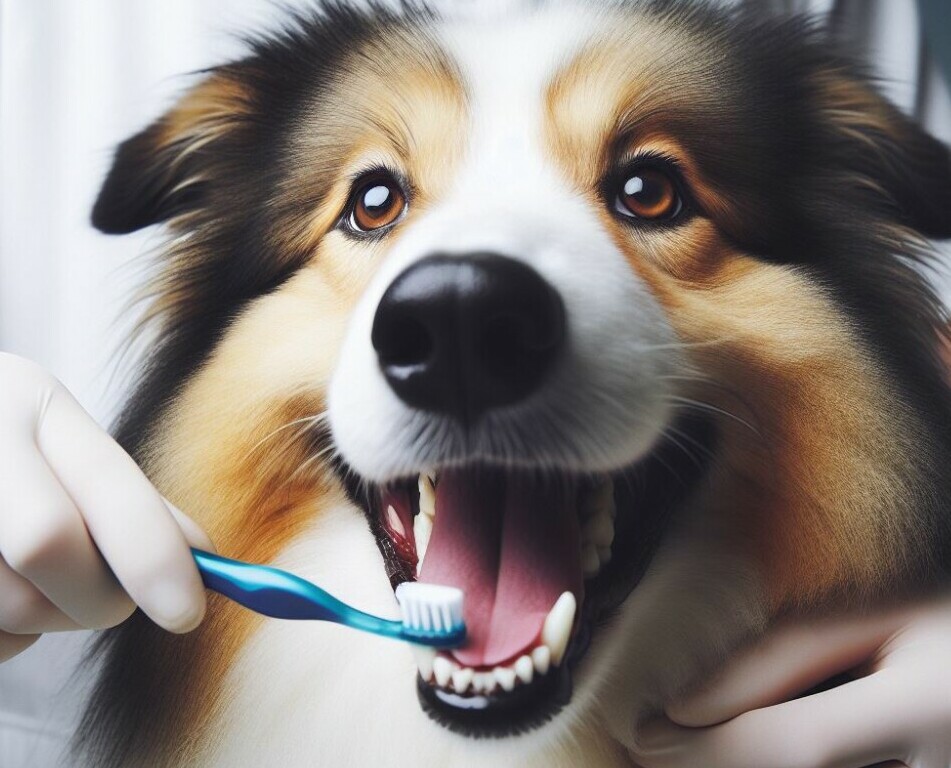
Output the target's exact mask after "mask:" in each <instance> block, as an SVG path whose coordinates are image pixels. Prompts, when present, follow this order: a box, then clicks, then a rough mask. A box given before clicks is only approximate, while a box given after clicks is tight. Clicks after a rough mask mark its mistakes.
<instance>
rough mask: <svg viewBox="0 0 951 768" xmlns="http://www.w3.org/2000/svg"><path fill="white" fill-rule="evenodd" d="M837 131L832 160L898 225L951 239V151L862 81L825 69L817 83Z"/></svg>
mask: <svg viewBox="0 0 951 768" xmlns="http://www.w3.org/2000/svg"><path fill="white" fill-rule="evenodd" d="M818 84H819V92H820V100H821V103H822V104H823V111H824V113H825V115H826V117H827V118H830V119H831V122H832V125H833V132H834V133H833V136H832V147H831V148H830V149H831V151H832V155H831V156H832V158H833V160H834V161H835V162H836V163H837V164H839V165H840V167H841V164H842V163H844V164H846V166H847V171H848V173H849V174H850V175H851V176H853V177H854V179H855V180H856V181H857V182H858V183H859V184H861V185H862V186H863V187H865V188H866V189H868V190H870V191H871V192H872V193H873V194H875V195H876V196H877V197H878V198H879V200H880V201H881V202H882V203H884V204H885V205H886V206H887V207H888V208H889V209H890V211H891V212H892V213H893V214H894V215H895V217H896V218H897V220H898V221H899V222H900V223H902V224H904V225H906V226H910V227H911V228H913V229H915V230H917V231H918V232H919V233H921V234H922V235H925V236H926V237H933V238H945V237H951V151H949V148H948V147H947V146H945V145H944V144H942V143H941V142H940V141H938V140H937V139H935V138H934V137H933V136H930V135H929V134H927V133H926V132H925V131H923V130H922V129H921V128H919V127H918V126H917V125H916V124H915V123H914V122H912V121H911V120H910V119H908V118H907V117H905V116H904V115H903V114H902V113H901V112H900V111H899V110H898V109H897V108H895V107H894V106H893V105H892V104H891V103H889V102H888V101H887V100H886V99H885V98H883V97H882V96H881V95H879V94H878V93H877V92H876V91H875V89H874V88H873V87H872V86H871V85H870V84H869V82H868V81H867V80H865V79H863V78H862V77H861V76H858V75H855V74H854V73H850V72H847V71H845V70H844V69H843V68H830V69H826V70H825V71H824V72H823V74H822V75H820V77H819V80H818Z"/></svg>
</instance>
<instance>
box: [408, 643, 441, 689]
mask: <svg viewBox="0 0 951 768" xmlns="http://www.w3.org/2000/svg"><path fill="white" fill-rule="evenodd" d="M411 648H412V649H413V656H414V657H415V659H416V666H417V667H418V668H419V674H420V675H422V678H423V680H425V681H426V682H427V683H428V682H429V681H430V680H432V677H433V662H434V661H435V659H436V649H435V648H429V647H427V646H425V645H413V646H411Z"/></svg>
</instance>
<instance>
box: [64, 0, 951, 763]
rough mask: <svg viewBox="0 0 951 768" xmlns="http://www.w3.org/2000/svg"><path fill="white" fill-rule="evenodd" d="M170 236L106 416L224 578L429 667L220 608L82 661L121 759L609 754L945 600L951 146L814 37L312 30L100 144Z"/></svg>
mask: <svg viewBox="0 0 951 768" xmlns="http://www.w3.org/2000/svg"><path fill="white" fill-rule="evenodd" d="M93 223H94V224H95V226H96V227H98V228H99V229H100V230H102V231H103V232H108V233H120V234H121V233H127V232H132V231H134V230H138V229H140V228H142V227H146V226H150V225H154V224H159V223H163V224H164V225H165V227H166V229H167V232H168V235H169V239H168V241H167V244H166V246H165V247H164V248H163V250H162V253H161V255H160V259H159V265H158V268H157V272H156V276H155V278H154V280H153V281H152V282H151V283H150V285H149V286H148V288H147V291H146V292H147V295H148V297H149V302H150V303H149V305H148V310H147V312H146V316H145V320H144V321H143V322H144V323H146V324H147V325H150V326H151V327H153V328H154V329H155V330H154V334H155V337H154V338H155V339H156V340H155V342H154V345H153V346H152V348H151V354H149V356H148V358H147V360H146V362H145V364H144V369H143V371H142V376H141V379H140V381H139V384H138V387H137V389H136V391H135V393H134V395H133V396H132V398H131V400H130V402H129V404H128V406H127V408H126V410H125V412H124V415H123V416H122V418H121V420H120V423H119V425H118V433H117V434H118V438H119V440H120V442H121V443H122V444H123V445H124V446H125V447H126V448H127V449H128V450H129V451H130V452H131V453H132V454H133V456H135V458H136V459H137V460H138V461H139V462H140V463H141V464H142V466H143V467H144V468H145V469H146V471H147V473H148V474H149V476H150V477H151V479H152V480H153V481H154V482H155V484H156V485H157V487H158V488H159V489H160V490H161V491H162V492H163V493H164V494H165V495H166V496H167V497H168V498H169V499H171V500H172V501H173V502H174V503H175V504H177V505H178V506H180V507H181V508H182V509H184V510H186V511H187V512H189V513H190V514H192V515H193V516H195V517H196V518H197V519H198V520H199V521H200V522H201V523H202V524H203V525H204V526H205V527H206V529H207V530H208V531H209V533H210V535H211V536H212V538H213V539H214V541H215V542H216V545H217V547H218V549H219V551H220V552H221V553H222V554H225V555H228V556H231V557H236V558H240V559H243V560H248V561H253V562H258V563H272V564H275V565H277V566H279V567H282V568H286V569H289V570H291V571H294V572H296V573H298V574H300V575H302V576H303V577H305V578H307V579H311V580H313V581H314V582H316V583H318V584H320V585H321V586H323V587H325V588H326V589H328V590H330V591H331V592H333V593H334V594H337V595H339V596H340V597H342V598H344V599H345V600H347V601H348V602H351V603H353V604H355V605H357V606H359V607H360V608H363V609H365V610H368V611H371V612H376V613H380V614H384V615H389V616H395V615H397V613H396V612H397V608H396V606H395V602H394V598H393V587H395V585H397V584H399V583H400V582H402V581H405V580H407V579H417V578H418V579H420V580H421V581H429V582H435V583H441V584H450V585H454V586H457V587H460V588H462V589H463V590H464V591H465V594H466V611H465V618H466V622H467V625H468V630H469V638H468V641H467V644H466V645H465V646H464V647H462V648H457V649H455V650H453V651H451V652H440V653H439V654H436V655H434V654H432V653H427V652H424V651H421V650H418V649H417V650H416V651H415V652H413V650H412V649H411V648H410V647H408V646H404V645H401V644H398V643H393V642H389V641H385V640H380V639H379V638H375V637H372V636H369V635H362V634H359V633H355V632H353V631H352V630H349V629H345V628H342V627H339V626H336V625H330V624H325V623H319V622H314V623H302V622H281V621H276V620H271V619H262V618H261V617H259V616H257V615H255V614H252V613H250V612H248V611H245V610H243V609H240V608H239V607H237V606H235V605H233V604H229V603H227V602H225V601H224V600H220V599H217V598H216V597H212V599H211V605H210V608H209V613H208V616H207V618H206V620H205V621H204V623H203V625H202V626H201V627H200V628H199V629H198V630H196V631H195V632H193V633H191V634H190V635H187V636H182V637H179V636H172V635H170V634H166V633H165V632H163V631H161V630H159V629H158V628H157V627H155V626H154V625H152V624H151V623H150V622H149V621H148V620H147V619H145V618H144V617H143V616H141V615H139V616H136V617H134V618H133V619H132V620H131V621H129V622H128V623H127V624H125V625H123V626H121V627H119V628H118V629H116V630H114V631H111V632H109V633H107V634H106V635H105V637H104V639H103V640H102V641H101V642H100V644H99V650H100V652H101V653H102V654H103V656H102V664H103V670H102V675H101V679H100V681H99V684H98V688H97V690H96V692H95V694H94V696H93V699H92V702H91V704H90V707H89V709H88V711H87V713H86V716H85V720H84V722H83V724H82V727H81V728H80V731H79V735H78V743H77V750H78V752H77V754H78V755H80V756H82V759H84V760H86V761H88V762H89V764H93V765H97V766H99V765H103V766H172V765H188V766H260V765H275V766H276V765H279V766H305V765H306V766H315V765H322V766H343V765H353V766H404V765H405V766H410V765H412V766H449V767H451V766H467V765H483V764H489V763H487V762H486V761H491V764H492V765H495V766H575V765H585V766H624V765H630V764H631V762H632V758H631V757H630V756H629V752H628V749H627V748H628V747H629V746H630V745H632V744H636V739H637V733H638V725H639V724H640V723H642V722H643V721H644V720H645V718H648V717H651V716H653V715H654V714H656V713H659V712H662V711H663V710H664V708H665V706H667V705H669V704H670V703H671V702H673V701H675V700H676V699H677V698H678V697H680V696H682V695H684V694H685V692H689V691H690V689H691V688H692V687H693V686H696V685H699V684H701V683H702V681H704V680H705V679H706V677H707V676H708V675H709V674H711V673H712V672H713V671H714V670H715V669H716V668H717V667H718V665H719V664H721V663H722V662H723V660H724V659H725V658H726V657H728V656H729V654H731V652H734V651H735V650H736V649H738V648H739V647H740V646H741V645H743V644H744V643H749V642H751V641H752V640H754V639H755V638H756V637H757V636H758V635H759V634H760V633H762V632H763V631H764V630H765V629H767V628H768V627H769V626H770V624H771V622H774V621H776V620H777V619H778V618H779V617H788V616H790V615H805V614H809V615H815V614H818V613H829V612H833V613H838V612H843V611H861V610H868V609H870V608H874V607H877V606H879V605H880V604H882V603H883V602H886V601H895V600H903V599H907V598H908V597H909V596H911V595H919V594H921V593H922V592H924V591H927V590H932V589H935V588H937V587H939V586H940V585H942V584H943V583H947V576H948V573H947V571H948V567H949V564H951V514H949V510H948V507H949V499H951V471H949V467H951V398H949V385H948V381H947V380H946V377H945V374H944V372H943V368H942V365H941V363H940V348H941V343H942V340H941V337H942V331H941V328H942V323H943V322H944V320H943V318H942V313H941V310H940V307H939V304H938V302H937V300H936V298H935V296H934V295H933V293H932V292H931V290H930V289H929V288H928V286H927V284H926V281H925V280H924V278H923V277H922V276H921V270H920V269H919V264H920V262H921V261H922V259H923V258H924V254H926V252H927V240H928V239H929V238H940V237H947V236H951V161H949V153H948V150H947V149H946V148H945V147H944V146H943V145H941V144H940V143H938V142H937V141H935V140H934V139H932V138H930V137H929V136H927V135H926V134H924V133H923V132H922V131H920V130H919V129H918V128H916V127H915V126H914V125H913V124H912V123H911V122H910V121H909V120H907V119H906V118H904V117H903V116H902V115H901V114H900V113H899V112H898V111H897V110H896V109H895V108H893V107H892V106H891V105H889V104H888V103H887V102H886V101H885V100H883V99H882V98H881V97H880V96H879V95H878V94H877V93H876V91H875V89H874V87H873V85H872V84H871V83H870V81H869V80H868V79H867V78H866V77H865V76H864V75H863V73H862V72H861V71H860V69H859V68H857V67H856V66H855V65H853V64H852V63H851V62H850V61H849V60H846V59H844V58H842V57H841V56H840V55H839V54H838V53H836V51H835V50H834V49H833V47H832V45H831V43H830V41H829V39H828V37H827V35H826V33H825V32H823V30H822V29H820V28H818V27H817V26H816V25H814V24H813V23H811V22H810V21H808V20H804V19H801V18H784V19H774V18H770V19H764V18H763V15H762V14H760V13H754V12H750V11H749V10H742V9H740V10H732V11H729V10H722V9H719V8H717V7H715V6H713V5H708V4H704V3H699V2H610V3H600V4H594V3H590V4H589V3H583V2H552V3H545V4H541V5H539V6H535V7H530V8H520V9H513V10H509V11H507V12H498V13H488V14H481V15H477V14H471V13H470V14H465V13H460V14H457V15H456V16H450V17H448V18H441V17H440V16H439V15H437V14H436V13H435V12H433V11H432V10H430V9H426V8H409V9H403V10H399V11H392V10H386V9H384V8H382V7H381V8H372V7H371V8H368V9H362V10H361V9H358V8H356V7H352V6H349V5H344V4H334V3H331V4H325V5H322V6H320V7H317V8H315V9H314V10H313V13H309V14H305V13H301V14H297V15H294V14H291V15H290V16H289V18H288V20H287V23H286V25H285V26H284V27H283V28H282V29H281V30H280V31H277V32H275V33H271V34H269V35H267V36H264V37H260V38H256V39H253V40H250V41H249V43H248V50H247V54H246V55H245V56H244V57H243V58H240V59H238V60H236V61H233V62H231V63H227V64H224V65H222V66H219V67H215V68H214V69H211V70H209V71H207V72H206V73H204V75H203V79H201V81H200V82H198V83H197V84H196V85H195V86H194V87H193V88H192V89H191V90H190V91H189V92H187V93H185V94H184V96H183V97H182V98H181V100H180V101H178V103H177V104H175V105H174V106H173V107H172V108H171V109H170V110H169V111H168V112H167V113H166V114H165V115H163V116H162V117H160V118H159V119H158V120H157V121H156V122H154V123H153V124H152V125H150V126H149V127H147V128H146V129H145V130H143V131H142V132H141V133H139V134H138V135H136V136H133V137H132V138H130V139H128V140H127V141H125V142H124V143H123V144H122V145H121V146H120V147H119V149H118V151H117V153H116V156H115V160H114V164H113V166H112V169H111V171H110V172H109V175H108V177H107V179H106V181H105V183H104V185H103V187H102V190H101V192H100V195H99V198H98V200H97V202H96V205H95V209H94V211H93Z"/></svg>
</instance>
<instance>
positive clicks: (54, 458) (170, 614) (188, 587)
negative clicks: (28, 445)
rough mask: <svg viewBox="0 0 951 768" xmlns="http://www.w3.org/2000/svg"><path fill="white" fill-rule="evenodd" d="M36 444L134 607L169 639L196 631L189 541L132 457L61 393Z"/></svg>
mask: <svg viewBox="0 0 951 768" xmlns="http://www.w3.org/2000/svg"><path fill="white" fill-rule="evenodd" d="M37 441H38V444H39V446H40V449H41V450H42V452H43V454H44V455H45V456H46V458H47V460H48V462H49V464H50V466H51V468H52V469H53V471H54V472H55V473H56V475H57V477H59V479H60V480H61V481H62V483H63V486H64V487H65V488H66V490H67V492H68V493H69V495H70V496H71V497H72V498H73V499H74V500H75V502H76V505H77V506H78V507H79V508H80V509H81V510H82V513H83V517H84V519H85V522H86V527H87V528H88V530H89V533H90V535H91V536H92V539H93V541H94V542H95V543H96V545H97V547H98V548H99V551H100V552H101V553H102V555H103V557H104V558H105V559H106V561H107V562H108V563H109V566H110V567H111V568H112V571H113V573H114V574H115V576H116V578H117V579H118V580H119V582H120V583H121V584H122V586H123V588H124V589H125V591H126V592H127V593H128V594H129V596H130V597H131V598H132V599H133V600H134V601H135V603H136V604H137V605H139V606H140V607H141V608H142V610H143V611H145V613H146V614H147V615H148V616H149V617H150V618H151V619H152V620H153V621H155V622H156V623H157V624H159V625H160V626H162V627H164V628H165V629H168V630H171V631H173V632H187V631H189V630H191V629H193V628H194V627H195V626H197V625H198V623H199V622H200V621H201V619H202V617H203V616H204V611H205V592H204V588H203V586H202V583H201V578H200V577H199V575H198V569H197V568H196V566H195V562H194V560H193V559H192V555H191V551H190V549H189V546H188V541H187V540H186V538H185V535H184V534H183V533H182V529H181V528H179V526H178V524H177V523H176V521H175V518H174V517H173V516H172V514H171V513H170V512H169V510H168V508H167V507H166V506H165V503H164V501H163V499H162V497H161V496H160V495H159V493H158V491H156V490H155V488H153V487H152V484H151V483H150V482H149V481H148V479H147V478H146V477H145V475H144V474H143V473H142V470H140V469H139V467H138V466H137V465H136V463H135V462H134V461H133V460H132V458H131V457H130V456H129V455H128V454H127V453H126V452H125V451H124V450H122V448H121V447H120V446H119V445H118V444H117V443H116V442H115V441H114V440H113V439H112V438H111V437H109V435H107V434H106V433H105V432H104V431H103V430H102V429H101V428H100V427H99V425H98V424H96V422H95V421H94V420H93V419H92V418H91V417H90V416H89V415H88V414H87V413H86V412H85V411H84V410H83V409H82V408H81V407H80V406H79V404H78V403H77V402H76V401H75V400H73V398H72V396H71V395H69V393H68V392H65V391H62V392H59V393H57V396H56V397H54V398H52V399H51V401H50V403H49V406H48V408H47V411H46V413H45V417H44V419H43V421H42V423H41V425H40V428H39V431H38V436H37Z"/></svg>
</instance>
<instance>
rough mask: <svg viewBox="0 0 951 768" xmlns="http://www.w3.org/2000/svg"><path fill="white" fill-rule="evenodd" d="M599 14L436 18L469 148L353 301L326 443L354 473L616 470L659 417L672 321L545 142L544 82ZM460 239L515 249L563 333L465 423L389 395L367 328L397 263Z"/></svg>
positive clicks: (466, 244)
mask: <svg viewBox="0 0 951 768" xmlns="http://www.w3.org/2000/svg"><path fill="white" fill-rule="evenodd" d="M586 19H587V21H586ZM598 23H599V21H598V20H597V17H590V16H583V15H579V14H578V13H577V10H575V11H574V12H573V13H569V12H566V11H548V12H547V13H541V12H538V13H534V14H528V15H524V16H516V17H514V18H508V19H507V20H505V21H504V22H499V21H498V20H483V21H481V22H474V21H469V22H466V23H465V24H459V25H456V26H452V25H450V26H447V27H446V28H444V30H443V39H444V40H445V45H446V48H447V49H448V50H449V51H450V52H451V53H452V54H453V55H454V57H455V60H456V62H457V63H458V65H459V68H460V71H461V72H462V75H463V78H464V80H465V84H466V87H467V90H468V96H469V103H470V110H471V134H470V137H469V141H468V146H467V147H466V159H465V162H464V163H463V165H462V168H461V169H460V170H459V172H458V174H457V177H456V180H455V185H454V188H453V189H452V190H451V192H450V194H449V195H448V196H447V197H446V198H445V199H444V200H441V201H439V202H438V203H437V204H436V205H435V206H434V207H433V209H432V210H431V211H429V212H427V213H426V215H425V216H423V217H422V218H420V219H419V220H417V221H414V222H413V224H412V225H411V226H410V227H409V229H408V230H407V231H406V232H404V233H402V234H401V236H400V239H399V241H398V242H397V243H396V244H395V245H394V246H393V248H392V250H391V252H390V253H389V254H388V255H387V257H386V260H385V262H384V263H383V265H382V266H381V268H380V270H379V272H378V274H377V275H376V276H375V278H374V280H373V283H372V284H371V286H370V287H369V289H368V290H367V291H366V293H365V295H364V296H363V298H362V300H361V301H360V303H359V305H358V307H357V309H356V311H355V312H354V314H353V317H352V320H351V323H350V326H349V329H348V333H347V336H346V339H345V341H344V345H343V348H342V351H341V356H340V361H339V364H338V366H337V370H336V372H335V374H334V377H333V380H332V382H331V386H330V391H329V398H328V404H329V412H330V424H331V427H332V429H333V434H334V439H335V441H336V444H337V446H338V447H339V448H340V450H341V453H342V454H343V456H344V458H346V460H347V461H348V462H349V463H350V464H351V466H353V468H354V469H356V470H357V471H358V472H359V473H360V474H361V475H363V476H364V477H366V478H369V479H372V480H377V481H384V480H389V479H393V478H394V477H397V476H400V475H409V474H413V473H415V472H419V471H422V470H424V469H428V468H431V467H432V466H433V465H437V464H446V463H449V462H451V461H471V460H473V459H491V460H496V461H502V462H507V463H517V464H528V465H534V466H543V467H558V468H561V469H567V470H571V471H578V472H581V471H605V470H611V469H617V468H619V467H621V466H624V465H627V464H630V463H631V462H633V461H634V460H636V459H637V458H639V457H640V456H641V455H643V454H644V453H645V452H646V451H647V450H648V449H649V448H650V446H651V445H652V444H653V443H654V441H655V440H656V438H657V436H658V434H659V432H660V430H661V429H662V427H663V425H664V424H665V423H666V422H667V420H668V417H669V413H670V406H669V402H668V400H667V394H668V391H669V379H668V376H669V375H671V374H674V373H677V372H680V371H681V369H682V367H683V361H682V360H681V356H680V354H679V352H678V350H677V347H676V338H675V335H674V332H673V330H672V329H671V327H670V325H669V324H668V322H667V320H666V318H665V315H664V313H663V311H662V310H661V308H660V306H659V305H658V303H657V300H656V299H655V298H654V297H653V296H652V294H651V292H650V291H649V290H648V288H647V286H645V285H644V283H643V282H642V281H641V280H640V279H639V278H638V277H637V276H636V275H635V273H634V272H633V270H632V269H631V267H630V265H629V264H628V263H627V262H626V261H625V258H624V255H623V254H622V253H621V251H620V250H619V249H618V248H617V247H616V246H615V244H614V243H613V241H612V240H611V239H610V237H609V236H608V233H607V232H606V231H605V229H604V227H603V225H602V224H601V222H600V221H599V219H598V215H597V213H596V211H594V210H593V209H592V207H591V205H590V202H589V201H587V200H586V199H584V198H583V197H582V196H581V195H580V194H579V193H578V192H577V191H575V190H573V189H571V188H570V187H569V185H568V184H567V183H566V181H565V180H564V178H563V177H562V176H561V175H560V174H559V172H558V170H557V168H556V166H555V162H554V159H553V158H551V157H549V156H548V155H547V154H546V151H545V149H544V147H543V146H542V144H543V123H542V120H543V117H542V101H543V97H544V93H545V89H546V86H547V85H548V83H549V82H550V80H551V78H552V77H553V75H554V74H555V72H557V71H558V68H559V66H560V65H563V64H564V63H566V62H567V61H568V60H570V58H571V56H572V54H573V53H575V52H576V51H577V50H578V48H579V47H580V45H581V44H582V42H583V41H585V40H587V39H588V38H589V37H590V36H591V35H592V34H593V32H594V31H595V30H596V29H597V26H598ZM471 251H494V252H497V253H500V254H503V255H506V256H509V257H511V258H516V259H520V260H522V261H524V262H525V263H527V264H529V265H531V266H532V267H534V268H535V269H536V270H537V271H538V272H539V273H540V274H541V275H542V276H543V277H544V278H546V279H547V280H548V282H549V283H550V284H551V285H552V286H554V287H555V288H556V289H557V290H558V292H559V293H560V294H561V296H562V299H563V300H564V304H565V308H566V311H567V321H568V344H567V354H566V355H565V356H564V357H563V358H562V360H561V362H560V365H559V366H558V367H557V369H556V370H555V371H554V374H553V376H552V378H551V380H550V381H548V382H547V383H546V385H545V387H544V389H543V390H542V391H540V392H539V393H537V394H536V395H534V396H532V397H531V398H529V399H528V400H526V401H525V402H524V403H521V404H519V405H517V406H515V407H511V408H507V409H502V410H498V411H494V412H491V413H490V414H488V415H487V417H486V418H485V419H484V420H483V421H482V422H481V423H480V424H478V425H477V426H476V427H475V428H474V429H472V431H471V432H470V433H469V435H468V436H466V435H465V433H464V432H463V430H462V429H461V428H460V427H459V426H458V425H457V424H455V423H454V422H452V421H451V420H450V419H448V418H445V417H440V416H435V415H431V414H425V413H422V412H420V411H416V410H414V409H411V408H409V407H407V406H405V405H404V404H403V403H402V402H400V401H399V400H398V399H397V397H396V396H395V395H394V394H393V392H392V391H391V390H390V388H389V387H388V385H387V384H386V382H385V380H384V379H383V376H382V374H381V372H380V369H379V366H378V363H377V359H376V353H375V351H374V349H373V346H372V344H371V342H370V330H371V327H372V324H373V316H374V313H375V312H376V308H377V304H378V303H379V300H380V298H381V296H382V295H383V293H384V291H385V290H386V288H387V286H388V285H389V284H390V282H391V281H392V280H393V279H394V278H395V277H396V276H397V275H398V274H399V273H400V272H401V271H403V270H404V269H405V268H406V267H407V266H408V265H410V264H412V263H413V262H415V261H417V260H419V259H422V258H424V257H426V256H428V255H430V254H432V253H434V252H443V253H446V252H448V253H458V254H464V253H467V252H471Z"/></svg>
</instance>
